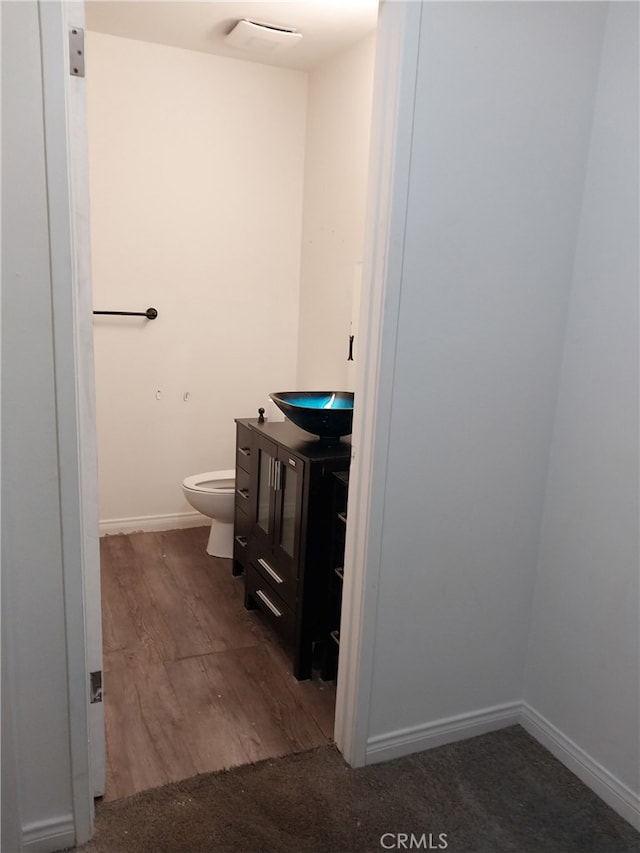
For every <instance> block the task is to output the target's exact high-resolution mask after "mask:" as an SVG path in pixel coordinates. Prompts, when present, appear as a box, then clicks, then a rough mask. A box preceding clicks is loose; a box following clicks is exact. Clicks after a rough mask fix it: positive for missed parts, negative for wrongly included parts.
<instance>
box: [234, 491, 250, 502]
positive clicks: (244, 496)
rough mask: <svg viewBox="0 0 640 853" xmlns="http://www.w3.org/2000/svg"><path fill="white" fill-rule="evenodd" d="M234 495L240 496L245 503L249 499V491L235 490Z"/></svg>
mask: <svg viewBox="0 0 640 853" xmlns="http://www.w3.org/2000/svg"><path fill="white" fill-rule="evenodd" d="M236 495H240V497H241V498H243V500H245V501H246V500H247V498H248V497H249V489H236Z"/></svg>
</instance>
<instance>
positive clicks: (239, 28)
mask: <svg viewBox="0 0 640 853" xmlns="http://www.w3.org/2000/svg"><path fill="white" fill-rule="evenodd" d="M301 38H302V33H298V32H296V31H295V30H291V29H287V28H286V27H278V26H276V25H274V24H263V23H258V22H257V21H247V20H246V19H243V20H242V21H238V23H237V24H236V25H235V26H234V27H233V29H232V30H231V31H230V32H229V33H228V34H227V36H226V37H225V42H226V44H230V45H231V46H232V47H239V48H242V49H244V50H260V51H263V52H269V53H273V52H274V51H276V50H282V49H283V48H289V47H293V46H294V45H296V44H298V42H299V41H300V39H301Z"/></svg>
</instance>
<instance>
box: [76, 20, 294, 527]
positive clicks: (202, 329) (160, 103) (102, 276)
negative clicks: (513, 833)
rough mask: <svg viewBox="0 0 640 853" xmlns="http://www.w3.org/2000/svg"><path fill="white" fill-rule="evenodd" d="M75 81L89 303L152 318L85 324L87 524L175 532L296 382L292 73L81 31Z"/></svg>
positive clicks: (105, 319)
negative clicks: (151, 312) (89, 380)
mask: <svg viewBox="0 0 640 853" xmlns="http://www.w3.org/2000/svg"><path fill="white" fill-rule="evenodd" d="M87 86H88V110H89V143H90V166H91V204H92V207H91V225H92V252H93V287H94V307H95V308H96V309H98V310H107V309H112V310H127V309H128V310H134V311H137V310H145V309H146V308H147V307H149V306H154V307H156V308H157V309H158V311H159V317H158V319H157V320H154V321H152V322H148V321H146V320H137V319H131V318H124V319H114V318H99V317H98V318H96V319H95V352H96V386H97V410H98V442H99V447H98V449H99V464H100V517H101V519H102V520H103V521H105V520H108V519H129V520H131V519H134V520H135V519H140V518H141V517H148V516H152V517H153V516H170V519H169V522H168V524H167V526H175V525H176V522H177V521H178V520H179V519H177V518H176V516H178V515H179V514H180V513H182V512H189V511H190V507H189V505H188V504H187V503H186V502H185V500H184V498H183V497H182V493H181V489H180V485H181V482H182V480H183V479H184V477H186V476H188V475H190V474H195V473H199V472H202V471H209V470H217V469H222V468H231V467H233V465H234V458H235V457H234V442H235V427H234V423H233V419H234V418H236V417H247V416H253V415H255V414H256V412H257V409H258V407H259V406H260V405H263V406H266V401H267V395H268V393H269V392H270V391H274V390H278V389H282V388H293V387H295V379H296V351H297V337H298V281H299V267H300V232H301V215H302V189H303V185H302V181H303V165H304V144H305V121H306V89H307V75H306V74H304V73H302V72H297V71H291V70H286V69H280V68H270V67H267V66H262V65H258V64H256V63H250V62H242V61H237V60H233V59H227V58H220V57H216V56H210V55H208V54H202V53H196V52H192V51H187V50H181V49H177V48H171V47H165V46H162V45H157V44H149V43H144V42H138V41H133V40H128V39H121V38H116V37H114V36H106V35H101V34H97V33H89V34H88V38H87ZM157 390H159V391H160V392H161V399H160V400H157V399H156V396H155V395H156V391H157ZM187 392H188V393H189V399H188V402H186V403H185V402H184V400H183V395H184V394H185V393H187ZM202 520H203V521H204V519H202ZM155 521H156V522H157V521H158V519H157V518H156V519H155ZM150 522H151V523H153V522H154V519H153V518H152V519H151V520H150V519H148V518H147V519H146V520H143V521H142V522H141V523H139V524H138V525H135V524H134V526H145V525H148V524H149V523H150ZM160 522H162V518H161V519H160ZM115 527H117V525H115ZM110 529H114V525H112V526H111V528H110Z"/></svg>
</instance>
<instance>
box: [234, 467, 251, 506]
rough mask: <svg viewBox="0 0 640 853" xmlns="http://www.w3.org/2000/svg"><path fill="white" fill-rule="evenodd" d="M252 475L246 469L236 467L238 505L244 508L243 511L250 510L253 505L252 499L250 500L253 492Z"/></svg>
mask: <svg viewBox="0 0 640 853" xmlns="http://www.w3.org/2000/svg"><path fill="white" fill-rule="evenodd" d="M250 484H251V475H250V474H249V472H248V471H245V470H244V468H236V506H237V507H238V509H240V510H242V512H246V513H248V512H249V507H250V506H251V501H250V500H249V495H250V494H251V488H250Z"/></svg>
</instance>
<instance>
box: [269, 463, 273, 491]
mask: <svg viewBox="0 0 640 853" xmlns="http://www.w3.org/2000/svg"><path fill="white" fill-rule="evenodd" d="M273 462H274V459H273V456H270V457H269V488H271V487H272V486H273Z"/></svg>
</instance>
